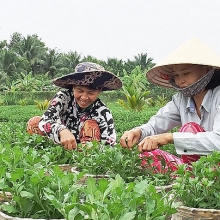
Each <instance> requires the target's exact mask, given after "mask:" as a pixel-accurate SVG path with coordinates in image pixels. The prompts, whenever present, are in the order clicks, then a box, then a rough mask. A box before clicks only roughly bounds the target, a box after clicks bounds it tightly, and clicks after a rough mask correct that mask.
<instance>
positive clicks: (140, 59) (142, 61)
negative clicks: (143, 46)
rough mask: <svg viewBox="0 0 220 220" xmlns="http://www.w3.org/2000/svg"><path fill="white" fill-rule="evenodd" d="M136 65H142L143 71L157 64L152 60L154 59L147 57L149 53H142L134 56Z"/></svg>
mask: <svg viewBox="0 0 220 220" xmlns="http://www.w3.org/2000/svg"><path fill="white" fill-rule="evenodd" d="M134 58H135V63H136V66H140V68H141V70H142V71H146V70H148V69H149V68H151V67H153V66H154V65H155V64H154V63H153V62H152V61H153V59H152V58H151V57H150V58H147V53H141V54H138V55H137V56H134Z"/></svg>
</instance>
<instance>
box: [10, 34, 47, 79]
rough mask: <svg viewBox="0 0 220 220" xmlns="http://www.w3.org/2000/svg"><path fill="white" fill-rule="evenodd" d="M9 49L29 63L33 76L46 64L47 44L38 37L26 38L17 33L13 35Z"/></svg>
mask: <svg viewBox="0 0 220 220" xmlns="http://www.w3.org/2000/svg"><path fill="white" fill-rule="evenodd" d="M8 48H9V49H10V50H13V51H15V52H16V53H17V54H18V55H19V56H21V57H23V58H25V59H26V60H27V61H28V63H29V67H30V71H31V72H32V74H33V76H34V75H35V74H36V73H37V72H38V71H39V69H40V68H41V65H43V64H44V57H45V54H46V51H47V48H45V44H44V43H43V42H42V41H41V39H39V38H38V36H37V35H32V36H31V35H28V36H27V37H26V38H25V37H23V36H22V35H21V34H19V33H17V32H16V33H14V34H13V35H12V37H11V41H10V43H9V46H8ZM27 72H29V70H27Z"/></svg>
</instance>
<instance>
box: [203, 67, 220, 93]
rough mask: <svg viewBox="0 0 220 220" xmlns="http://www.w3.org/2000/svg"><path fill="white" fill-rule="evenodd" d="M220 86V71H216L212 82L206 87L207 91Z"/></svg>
mask: <svg viewBox="0 0 220 220" xmlns="http://www.w3.org/2000/svg"><path fill="white" fill-rule="evenodd" d="M217 86H220V69H216V70H215V72H214V74H213V76H212V78H211V80H210V81H209V83H208V84H207V85H206V87H205V90H209V89H214V88H216V87H217Z"/></svg>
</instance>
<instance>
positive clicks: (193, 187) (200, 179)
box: [172, 151, 220, 220]
mask: <svg viewBox="0 0 220 220" xmlns="http://www.w3.org/2000/svg"><path fill="white" fill-rule="evenodd" d="M219 158H220V152H219V151H214V152H212V153H211V154H209V155H207V156H202V157H201V158H200V159H199V160H198V161H196V162H193V163H192V166H191V167H190V168H188V167H187V166H186V165H181V166H180V167H179V169H178V170H177V172H176V179H175V184H174V186H173V188H172V193H173V194H174V195H175V196H176V202H177V203H179V204H180V205H181V206H180V207H179V208H178V210H179V211H178V213H177V214H176V215H175V216H174V217H175V218H176V219H183V220H184V219H186V218H187V219H219V218H220V203H219V198H220V179H219V176H220V167H219V163H220V159H219ZM179 217H181V218H179ZM175 218H174V219H175Z"/></svg>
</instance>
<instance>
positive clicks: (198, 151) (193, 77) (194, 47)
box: [120, 38, 220, 169]
mask: <svg viewBox="0 0 220 220" xmlns="http://www.w3.org/2000/svg"><path fill="white" fill-rule="evenodd" d="M219 68H220V55H218V54H217V53H216V52H215V51H213V50H212V49H211V48H209V47H208V46H207V45H205V44H204V43H203V42H201V41H200V40H198V39H196V38H193V39H191V40H189V41H188V42H186V43H185V44H183V45H181V46H180V47H178V48H177V49H176V50H174V51H173V52H171V53H170V54H169V55H168V56H167V57H165V58H164V59H163V60H162V61H161V62H160V63H158V64H157V65H155V66H154V67H153V68H151V69H150V70H149V71H148V72H147V73H146V76H147V79H148V80H149V81H150V82H152V83H154V84H156V85H160V86H163V87H167V88H174V89H176V90H177V91H178V93H177V94H175V95H174V96H173V97H172V100H171V101H170V102H168V103H167V104H166V105H165V106H164V107H162V108H161V109H160V110H159V111H158V112H157V114H156V115H154V116H152V117H151V118H150V120H149V121H148V122H147V123H146V124H143V125H141V126H139V127H135V128H133V129H131V130H130V131H125V132H124V134H123V135H122V137H121V138H120V144H121V145H122V147H127V148H131V147H132V146H133V145H135V144H137V146H138V149H139V151H140V152H143V154H142V155H143V156H153V158H155V163H157V161H156V157H157V156H160V157H161V156H162V157H163V158H164V159H165V161H166V163H167V164H168V163H170V164H173V163H172V162H175V163H176V164H182V163H188V164H190V163H191V162H193V161H196V160H198V159H199V157H200V156H201V155H207V154H209V153H211V152H212V151H213V150H220V123H219V122H220V70H219ZM179 126H180V127H181V128H180V130H179V132H173V133H171V132H170V130H171V129H173V128H175V127H179ZM169 143H174V146H175V149H176V152H177V154H178V155H181V158H179V157H176V156H174V155H172V154H169V153H167V152H164V151H162V150H161V149H160V147H162V146H163V145H166V144H169ZM157 165H158V164H156V166H157ZM171 166H173V165H171ZM158 169H160V165H158ZM172 169H176V166H173V167H172Z"/></svg>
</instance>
